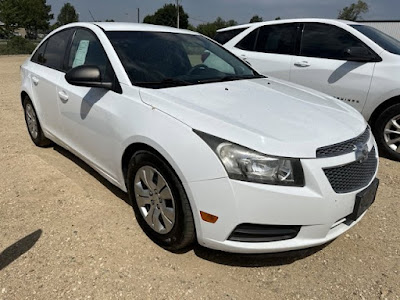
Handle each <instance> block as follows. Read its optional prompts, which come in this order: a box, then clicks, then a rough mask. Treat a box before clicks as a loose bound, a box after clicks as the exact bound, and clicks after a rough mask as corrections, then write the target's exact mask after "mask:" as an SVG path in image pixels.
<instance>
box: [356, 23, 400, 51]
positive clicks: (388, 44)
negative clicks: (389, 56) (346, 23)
mask: <svg viewBox="0 0 400 300" xmlns="http://www.w3.org/2000/svg"><path fill="white" fill-rule="evenodd" d="M351 27H353V28H354V29H357V30H358V31H359V32H361V33H363V34H364V35H366V36H367V37H368V38H370V39H371V40H373V41H374V42H375V43H377V44H378V45H379V46H381V47H382V48H383V49H385V50H386V51H389V52H390V53H393V54H397V55H400V41H398V40H396V39H395V38H392V37H391V36H389V35H387V34H386V33H383V32H382V31H380V30H378V29H376V28H373V27H370V26H365V25H351Z"/></svg>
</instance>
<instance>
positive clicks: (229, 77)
mask: <svg viewBox="0 0 400 300" xmlns="http://www.w3.org/2000/svg"><path fill="white" fill-rule="evenodd" d="M256 78H266V77H265V76H264V75H260V74H255V75H226V76H223V77H217V78H210V79H204V80H198V81H197V82H199V83H209V82H224V81H234V80H241V79H256Z"/></svg>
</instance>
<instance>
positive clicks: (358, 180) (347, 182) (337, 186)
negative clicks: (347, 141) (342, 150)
mask: <svg viewBox="0 0 400 300" xmlns="http://www.w3.org/2000/svg"><path fill="white" fill-rule="evenodd" d="M377 165H378V160H377V158H376V154H375V148H372V150H371V152H370V153H369V154H368V159H367V160H366V161H364V162H362V163H360V162H358V161H355V162H352V163H350V164H347V165H344V166H340V167H334V168H329V169H324V172H325V175H326V177H327V178H328V180H329V182H330V184H331V186H332V188H333V190H334V191H335V192H336V193H338V194H343V193H350V192H354V191H356V190H359V189H362V188H364V187H366V186H367V185H368V183H370V181H371V180H372V178H373V177H374V175H375V172H376V168H377Z"/></svg>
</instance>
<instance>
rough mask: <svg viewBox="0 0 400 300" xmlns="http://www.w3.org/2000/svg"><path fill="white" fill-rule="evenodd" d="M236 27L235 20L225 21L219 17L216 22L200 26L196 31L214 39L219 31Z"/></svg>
mask: <svg viewBox="0 0 400 300" xmlns="http://www.w3.org/2000/svg"><path fill="white" fill-rule="evenodd" d="M235 25H237V22H236V21H235V20H228V21H225V20H224V19H222V18H221V17H218V18H217V19H216V20H215V21H214V22H209V23H206V24H200V25H199V26H197V28H196V31H198V32H200V33H201V34H204V35H206V36H208V37H211V38H214V37H215V35H216V34H217V30H218V29H221V28H225V27H230V26H235Z"/></svg>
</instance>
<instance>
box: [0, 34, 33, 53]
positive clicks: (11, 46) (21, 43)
mask: <svg viewBox="0 0 400 300" xmlns="http://www.w3.org/2000/svg"><path fill="white" fill-rule="evenodd" d="M35 48H36V45H35V44H34V43H32V42H31V41H29V40H26V39H24V38H22V37H20V36H15V37H12V38H11V39H10V40H8V42H7V44H0V55H14V54H31V53H32V51H33V50H35Z"/></svg>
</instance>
